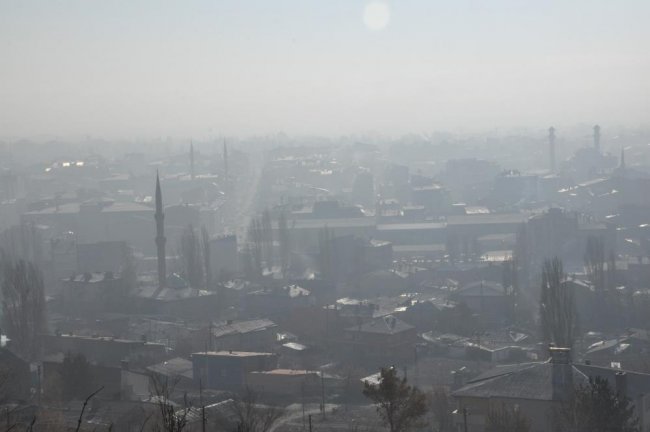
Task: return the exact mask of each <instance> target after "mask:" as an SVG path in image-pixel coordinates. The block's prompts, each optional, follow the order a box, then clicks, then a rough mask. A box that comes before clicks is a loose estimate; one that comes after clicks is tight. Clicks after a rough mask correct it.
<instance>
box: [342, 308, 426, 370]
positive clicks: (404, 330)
mask: <svg viewBox="0 0 650 432" xmlns="http://www.w3.org/2000/svg"><path fill="white" fill-rule="evenodd" d="M417 341H418V337H417V332H416V330H415V327H413V326H412V325H409V324H407V323H405V322H404V321H401V320H399V319H397V318H395V317H394V316H392V315H388V316H385V317H383V318H376V319H373V320H371V321H368V322H366V323H363V324H359V325H356V326H353V327H348V328H346V329H345V330H344V332H343V338H342V339H340V340H339V341H338V345H339V347H340V350H341V354H343V355H345V356H348V357H349V358H352V359H353V360H354V361H356V362H359V363H364V364H368V363H371V364H373V365H374V366H381V365H385V364H391V363H393V362H404V361H409V360H413V359H414V357H415V344H416V343H417Z"/></svg>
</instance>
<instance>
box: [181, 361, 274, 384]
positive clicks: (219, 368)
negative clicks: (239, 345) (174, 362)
mask: <svg viewBox="0 0 650 432" xmlns="http://www.w3.org/2000/svg"><path fill="white" fill-rule="evenodd" d="M277 364H278V358H277V355H275V354H272V353H259V352H247V351H207V352H198V353H194V354H192V366H193V374H194V380H195V381H197V382H198V381H199V380H201V383H202V385H203V386H204V387H205V388H210V389H216V390H228V391H240V390H242V389H244V388H246V385H247V377H248V374H249V373H250V372H255V371H268V370H272V369H275V368H277Z"/></svg>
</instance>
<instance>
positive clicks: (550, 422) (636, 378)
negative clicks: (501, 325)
mask: <svg viewBox="0 0 650 432" xmlns="http://www.w3.org/2000/svg"><path fill="white" fill-rule="evenodd" d="M591 377H600V378H603V379H606V380H608V381H609V384H610V385H611V387H612V388H613V389H615V391H617V392H619V393H621V394H623V395H625V396H626V397H628V398H629V399H630V400H631V402H632V403H633V404H634V406H635V409H636V412H635V414H636V415H637V416H638V417H639V420H640V427H641V430H645V429H646V428H647V427H648V426H650V409H648V408H649V407H650V375H646V374H641V373H634V372H629V371H622V370H620V369H611V368H603V367H597V366H591V365H586V364H578V363H572V362H571V359H570V351H569V350H568V349H565V348H551V358H550V360H549V361H546V362H536V363H523V364H517V365H511V366H502V367H497V368H494V369H492V370H490V371H488V372H486V373H484V374H482V375H479V376H478V377H476V378H473V379H471V380H470V381H468V382H467V383H466V384H465V385H464V386H462V387H461V388H459V389H458V390H456V391H454V392H453V393H452V395H453V396H454V398H455V399H456V401H457V402H458V410H457V412H458V413H464V414H465V415H459V416H458V418H457V425H458V427H459V428H465V430H467V431H468V432H478V431H483V430H484V428H485V424H486V418H487V415H488V413H489V412H490V410H492V409H498V408H500V407H501V406H502V405H503V404H505V405H506V406H508V407H510V408H511V409H514V408H516V409H518V410H519V411H520V412H521V413H522V414H523V415H524V416H525V417H527V418H528V419H529V420H530V422H531V429H530V430H531V432H551V431H554V430H556V429H555V426H556V425H557V423H556V422H557V420H558V417H557V414H558V409H559V408H560V407H561V406H562V404H563V403H565V402H566V401H567V400H568V399H569V398H570V397H571V395H572V394H573V392H574V390H575V389H576V388H577V387H578V386H580V385H588V383H589V378H591ZM465 422H466V424H465Z"/></svg>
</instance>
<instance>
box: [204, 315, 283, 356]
mask: <svg viewBox="0 0 650 432" xmlns="http://www.w3.org/2000/svg"><path fill="white" fill-rule="evenodd" d="M277 330H278V326H277V325H276V324H275V323H274V322H273V321H271V320H268V319H256V320H248V321H227V322H225V323H222V324H220V325H217V326H214V327H212V341H211V345H210V346H211V347H212V348H213V349H214V350H216V351H226V350H233V351H257V352H265V351H269V350H271V349H272V348H273V346H274V345H275V340H276V333H277ZM199 342H200V344H199V347H200V346H203V341H202V340H201V341H199Z"/></svg>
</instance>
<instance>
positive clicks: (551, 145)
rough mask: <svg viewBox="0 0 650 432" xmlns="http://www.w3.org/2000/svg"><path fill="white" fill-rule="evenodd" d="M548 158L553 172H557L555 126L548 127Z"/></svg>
mask: <svg viewBox="0 0 650 432" xmlns="http://www.w3.org/2000/svg"><path fill="white" fill-rule="evenodd" d="M548 160H549V166H550V170H551V173H555V128H554V127H553V126H551V127H550V128H548Z"/></svg>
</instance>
